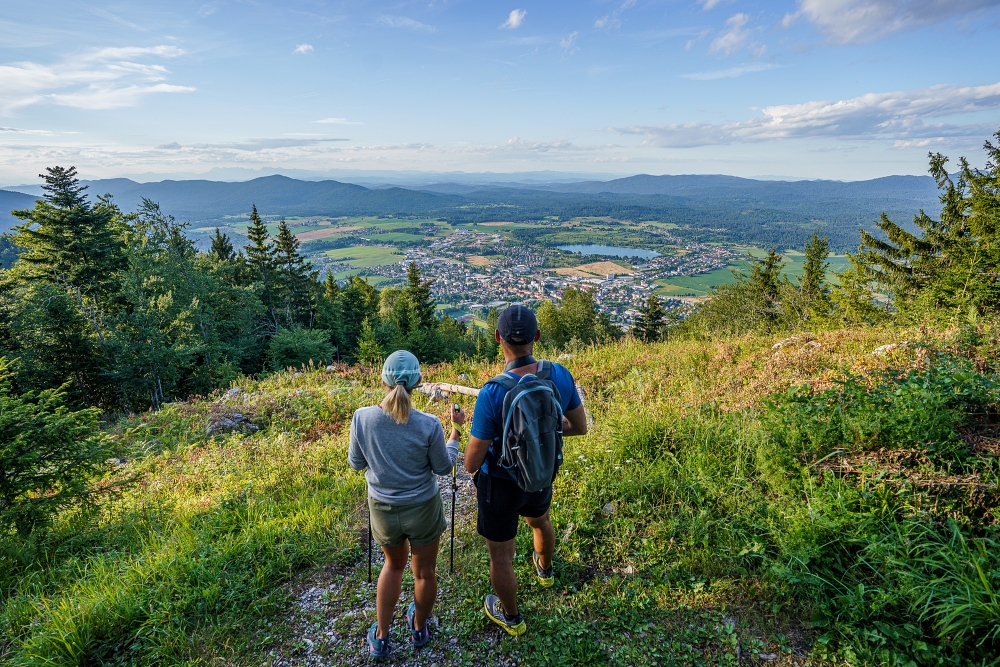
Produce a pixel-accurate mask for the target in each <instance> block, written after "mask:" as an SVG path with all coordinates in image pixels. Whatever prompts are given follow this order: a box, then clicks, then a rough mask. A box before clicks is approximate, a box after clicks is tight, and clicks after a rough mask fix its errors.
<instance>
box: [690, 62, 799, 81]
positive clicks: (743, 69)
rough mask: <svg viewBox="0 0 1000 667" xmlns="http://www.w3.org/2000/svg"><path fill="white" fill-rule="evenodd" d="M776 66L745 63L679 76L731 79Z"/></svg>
mask: <svg viewBox="0 0 1000 667" xmlns="http://www.w3.org/2000/svg"><path fill="white" fill-rule="evenodd" d="M777 67H780V65H772V64H770V63H747V64H746V65H739V66H737V67H730V68H728V69H720V70H714V71H712V72H691V73H690V74H681V78H684V79H691V80H693V81H715V80H716V79H732V78H735V77H738V76H743V75H744V74H749V73H751V72H763V71H766V70H769V69H775V68H777Z"/></svg>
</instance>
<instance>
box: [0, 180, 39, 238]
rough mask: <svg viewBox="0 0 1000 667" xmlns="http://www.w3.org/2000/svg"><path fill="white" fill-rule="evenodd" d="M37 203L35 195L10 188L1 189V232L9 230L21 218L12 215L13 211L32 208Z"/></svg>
mask: <svg viewBox="0 0 1000 667" xmlns="http://www.w3.org/2000/svg"><path fill="white" fill-rule="evenodd" d="M34 205H35V197H33V196H31V195H26V194H23V193H20V192H11V191H10V190H0V234H2V233H3V232H5V231H7V230H8V229H10V228H11V227H13V226H14V225H16V224H17V223H18V222H19V220H18V219H17V218H14V217H12V216H11V214H10V212H11V211H16V210H18V209H22V208H31V207H32V206H34Z"/></svg>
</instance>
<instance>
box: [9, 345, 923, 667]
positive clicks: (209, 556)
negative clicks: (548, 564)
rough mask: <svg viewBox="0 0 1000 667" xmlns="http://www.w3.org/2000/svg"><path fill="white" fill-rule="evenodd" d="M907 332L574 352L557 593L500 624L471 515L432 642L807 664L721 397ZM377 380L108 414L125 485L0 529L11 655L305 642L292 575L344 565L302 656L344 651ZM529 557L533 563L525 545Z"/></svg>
mask: <svg viewBox="0 0 1000 667" xmlns="http://www.w3.org/2000/svg"><path fill="white" fill-rule="evenodd" d="M903 335H905V334H904V333H901V332H892V331H883V330H850V331H839V332H832V333H829V334H825V335H821V336H819V340H820V342H821V343H822V347H819V348H805V347H802V346H798V345H791V346H786V347H785V348H783V350H782V351H781V352H778V353H773V352H772V350H771V346H772V344H773V343H774V339H773V338H769V337H757V338H754V337H747V338H742V339H734V340H730V341H725V342H693V341H672V342H668V343H664V344H658V345H641V344H634V343H622V344H620V345H616V346H610V347H604V348H596V349H590V350H585V351H582V352H580V353H579V354H577V355H576V356H574V357H573V358H572V359H569V360H566V361H565V363H566V364H567V366H569V368H570V369H571V370H572V371H573V373H574V374H575V375H576V377H577V378H578V379H579V381H580V382H581V383H582V385H583V387H584V389H585V391H586V393H587V399H586V402H587V405H588V407H589V409H590V410H591V412H592V413H593V416H594V418H595V425H594V427H593V431H592V433H591V434H590V435H588V436H587V437H585V438H580V439H571V440H569V441H568V443H567V447H566V464H565V466H564V468H563V472H562V473H561V474H560V476H559V478H558V481H557V490H556V502H555V503H554V505H553V520H554V522H555V524H556V531H557V535H558V536H559V537H560V540H559V545H558V549H557V557H556V566H557V568H558V572H559V579H560V583H559V586H558V588H556V589H555V590H554V591H553V592H545V593H541V592H540V591H539V590H538V589H536V588H534V587H533V586H531V585H530V584H528V585H526V586H525V587H524V589H523V591H524V593H523V604H524V607H525V611H526V613H527V617H528V622H529V628H530V630H529V634H528V635H527V636H526V637H525V638H524V639H522V640H521V641H520V642H514V641H512V640H509V639H506V638H501V637H499V636H498V635H497V634H496V633H495V632H493V631H492V630H491V629H490V628H489V627H488V626H487V624H486V623H485V621H484V620H483V617H482V614H481V611H480V609H479V605H480V601H481V596H482V595H483V594H484V593H485V592H486V591H487V588H488V580H487V576H486V562H487V561H486V550H485V546H484V544H483V543H482V541H481V540H480V539H479V538H478V537H477V536H475V534H474V526H473V515H468V514H463V515H462V516H463V517H464V518H462V519H460V521H459V540H460V543H461V544H462V547H461V548H460V550H459V552H458V554H457V557H456V559H457V569H458V572H457V573H456V576H455V577H450V576H449V575H447V573H446V572H443V573H442V575H441V581H442V603H441V605H440V606H439V608H438V610H437V612H436V613H437V614H438V615H439V617H440V619H441V623H440V626H441V632H442V635H443V637H444V638H448V639H451V641H450V642H448V643H446V642H445V641H444V639H442V641H441V643H440V645H439V649H438V650H439V653H436V654H428V655H434V656H436V658H435V660H437V661H439V662H440V661H442V660H448V661H449V662H448V663H447V664H487V663H489V664H495V662H496V660H495V659H490V658H489V656H490V655H491V654H493V653H495V652H496V651H499V652H500V653H501V654H502V655H504V656H508V657H510V658H512V659H518V660H519V661H520V662H521V664H530V665H537V664H608V663H611V664H632V665H640V664H736V663H735V660H736V658H735V646H736V633H739V636H740V637H741V640H742V643H743V646H744V649H752V650H753V651H754V652H761V651H765V652H768V651H769V652H775V653H777V654H778V655H779V663H787V664H802V663H801V662H800V661H799V659H797V658H794V655H795V654H796V653H798V654H799V655H803V654H804V653H806V652H808V650H809V646H810V642H811V638H810V637H811V635H810V630H809V629H808V627H807V626H808V624H807V623H804V622H803V619H808V618H809V609H807V608H804V607H803V606H802V603H800V602H797V601H796V600H795V599H794V598H792V597H789V596H788V595H787V591H786V590H785V589H783V588H782V587H781V586H780V585H777V584H773V583H770V580H769V579H767V577H766V576H765V573H764V572H762V571H760V570H759V568H755V567H754V565H753V563H754V559H755V557H756V556H755V555H756V554H758V553H759V552H760V551H761V550H762V547H761V543H762V542H767V541H768V540H769V539H771V537H773V536H771V535H770V534H769V531H774V530H776V528H775V526H776V525H777V524H778V523H780V517H779V516H778V515H780V514H781V512H782V511H783V508H782V507H781V506H775V505H774V502H775V499H773V498H769V497H768V494H767V493H766V492H765V491H764V490H762V487H761V483H760V481H759V479H760V477H761V476H762V475H763V474H765V473H764V472H763V469H762V468H761V466H762V462H761V461H760V459H759V455H760V452H762V451H764V450H763V449H762V448H761V444H762V443H761V441H760V437H761V436H760V432H759V430H758V429H755V427H754V424H752V423H748V422H746V421H745V420H743V419H730V418H727V417H726V414H727V413H728V412H727V411H730V412H731V411H736V410H742V409H744V408H747V407H752V406H754V405H756V404H757V403H758V402H759V400H760V398H761V397H762V396H763V395H765V394H767V393H769V392H772V391H776V390H782V389H784V388H785V387H787V386H788V385H789V384H791V383H796V382H800V381H803V380H808V379H818V378H822V377H823V376H824V375H825V373H826V372H827V371H828V370H829V369H834V368H838V367H843V366H845V365H847V366H854V367H855V368H858V369H863V368H866V367H872V366H876V365H882V364H886V363H893V362H895V363H902V362H901V360H899V359H894V358H893V357H891V356H890V357H883V358H874V357H871V356H870V355H869V354H868V353H869V352H870V351H871V350H872V349H873V348H874V347H876V346H878V345H882V344H884V343H887V342H891V341H895V340H899V339H900V338H901V337H902V336H903ZM910 335H911V336H913V335H915V334H914V333H913V332H911V333H910ZM887 360H888V361H887ZM496 371H497V366H495V365H482V364H480V365H476V364H469V363H456V364H450V365H442V366H440V367H435V368H431V369H429V379H431V380H449V381H456V380H457V379H458V375H459V374H460V373H466V374H468V375H469V376H470V377H471V380H470V381H469V382H470V383H472V384H476V383H480V382H482V381H484V380H485V379H486V378H488V377H490V376H491V375H492V374H493V373H495V372H496ZM376 382H377V378H376V376H374V375H373V374H368V373H364V372H362V371H360V370H348V369H344V370H341V371H338V372H335V373H327V372H318V371H310V372H305V373H295V374H279V375H276V376H274V377H271V378H267V379H264V380H262V381H259V382H245V383H243V391H242V392H241V393H240V394H239V395H238V396H236V397H233V398H224V399H221V400H212V401H207V400H204V401H199V400H194V401H190V402H188V403H183V404H175V405H171V406H169V407H167V408H166V409H164V410H162V411H161V412H159V413H156V414H147V415H142V416H137V417H133V418H131V419H129V420H126V421H124V422H122V423H120V424H118V425H116V426H115V427H114V428H113V429H112V430H111V431H110V436H111V437H112V438H114V439H115V441H116V442H117V443H118V446H119V448H120V451H121V453H122V455H123V456H127V457H128V459H129V460H128V462H127V463H125V464H124V465H121V466H117V467H115V469H114V470H113V471H112V472H111V473H109V478H108V481H109V482H110V481H114V480H117V479H123V478H126V477H128V478H132V479H134V480H135V483H134V484H133V485H131V486H129V487H127V490H125V491H124V492H123V493H121V494H119V495H116V496H115V495H109V496H108V497H107V498H106V499H105V500H103V501H102V502H101V504H100V505H99V509H98V510H97V511H95V512H93V513H91V514H90V515H89V516H81V515H79V514H75V513H68V514H66V515H65V516H63V517H61V518H60V520H59V521H58V522H57V524H56V525H55V526H54V527H53V529H52V531H51V532H50V533H49V534H48V535H46V536H40V537H39V538H37V539H36V540H35V541H33V542H31V543H30V544H28V545H18V544H16V543H14V542H13V541H8V542H4V543H3V551H2V552H0V582H2V587H3V588H2V590H3V592H4V594H5V598H6V601H5V602H4V603H3V606H2V607H0V661H2V662H5V663H10V664H37V665H41V664H48V665H71V664H84V663H87V664H94V663H96V662H98V661H110V662H116V661H120V662H130V663H134V664H181V663H189V662H190V661H192V660H195V661H201V662H204V663H210V664H261V663H269V662H271V661H272V659H273V660H277V661H278V662H279V663H283V661H284V660H285V658H287V657H289V655H290V656H291V657H292V658H294V657H295V651H296V650H299V651H301V650H305V649H304V648H303V646H304V645H302V644H301V642H300V643H298V644H296V643H295V630H294V628H295V627H296V626H295V623H296V622H300V621H301V620H302V619H301V618H300V617H301V615H302V612H301V609H299V607H296V604H295V602H294V600H295V598H294V596H292V595H291V593H295V592H296V591H299V590H300V588H301V587H300V588H296V584H295V583H294V582H295V581H302V579H301V577H302V576H306V577H307V578H308V577H309V576H313V575H309V574H308V573H309V572H315V571H316V570H312V569H311V568H314V567H320V566H322V567H325V568H327V570H322V567H321V570H322V571H330V572H335V573H338V574H336V576H334V577H333V579H332V580H329V581H333V582H334V583H333V584H331V585H330V587H329V589H328V590H329V595H330V596H332V597H331V598H330V599H336V600H339V601H340V602H339V603H338V604H344V605H354V606H355V607H357V609H358V613H357V615H356V617H352V618H354V620H352V621H350V622H347V621H344V622H341V624H340V625H339V626H338V628H339V635H337V637H335V638H332V639H328V640H327V642H326V643H325V644H324V645H323V646H320V647H315V648H314V647H312V646H311V645H310V648H309V649H308V650H309V651H314V650H315V651H317V652H320V653H318V655H322V654H323V653H322V652H325V653H326V654H328V655H331V656H336V655H343V656H345V657H344V658H343V659H342V660H339V664H345V663H346V661H347V656H353V655H356V652H357V651H358V650H360V641H361V636H362V634H361V633H362V632H363V628H364V627H366V624H367V623H370V622H371V620H372V619H373V611H372V609H371V605H370V599H371V597H370V596H371V591H370V589H367V588H365V587H364V586H362V585H360V583H359V582H360V574H359V571H358V570H357V569H356V567H357V566H358V565H359V564H361V563H363V562H364V561H363V553H364V552H363V539H362V538H361V535H362V529H363V523H364V512H363V510H362V509H361V508H362V506H363V505H362V502H363V496H364V483H363V478H362V477H361V476H359V475H358V474H357V473H354V472H353V471H351V470H350V469H349V468H348V467H347V465H346V461H345V450H346V444H347V438H346V423H345V420H346V419H349V416H350V414H351V412H352V411H353V410H354V409H355V408H357V407H359V406H361V405H366V404H372V403H374V402H375V401H377V400H378V398H379V397H380V392H378V391H377V389H376ZM423 401H424V399H423V398H422V397H421V398H419V399H418V402H420V404H421V406H422V407H426V408H427V409H428V410H430V411H433V412H438V413H441V412H443V410H444V406H441V405H432V406H429V407H428V406H426V405H425V404H424V403H423ZM467 404H468V405H469V406H471V403H468V402H467ZM709 406H711V407H709ZM720 410H721V412H720ZM233 412H240V413H242V414H245V415H247V416H248V417H250V418H251V419H252V421H253V422H254V423H255V424H258V425H260V426H261V427H262V429H261V430H260V431H259V432H256V433H252V434H246V435H243V434H239V433H233V434H228V435H217V436H212V437H209V436H208V435H206V424H207V423H208V422H209V420H210V419H211V418H212V416H213V415H216V416H218V415H229V414H232V413H233ZM699 416H700V417H703V418H700V417H699ZM765 467H766V466H765ZM464 492H465V493H468V489H466V490H465V491H464ZM778 500H779V501H780V502H787V501H782V500H781V499H778ZM790 509H793V510H794V509H796V508H790ZM518 540H519V543H518V553H519V554H520V555H522V556H523V555H524V554H528V553H530V546H529V545H530V539H529V536H528V534H527V532H526V531H525V530H524V529H523V527H522V531H521V534H520V535H519V538H518ZM445 558H446V552H442V561H441V562H442V566H443V568H446V560H445ZM518 567H519V573H520V574H521V575H523V576H524V580H527V576H526V575H527V573H528V570H527V565H526V561H524V560H523V559H522V560H520V561H519V566H518ZM303 571H305V573H306V574H305V575H299V574H297V573H299V572H303ZM284 582H293V584H292V587H291V588H287V587H283V586H282V584H283V583H284ZM337 582H340V583H337ZM338 596H340V597H338ZM343 596H347V597H346V598H345V597H343ZM366 600H367V602H366ZM296 610H298V611H296ZM315 613H316V612H315V609H314V611H313V614H314V615H315ZM320 615H321V616H322V614H320ZM289 619H298V621H295V622H293V621H292V620H289ZM321 620H322V619H316V618H313V619H312V622H313V623H320V622H321ZM338 622H340V621H338ZM638 638H645V640H644V641H641V642H640V641H638ZM290 642H291V643H290ZM440 646H443V647H444V648H443V649H441V648H440ZM269 651H270V653H269ZM274 656H278V657H277V658H275V657H274ZM782 656H784V657H782ZM426 661H427V662H428V664H430V662H431V659H430V658H428V659H427V660H426ZM334 662H338V661H337V660H334ZM421 662H423V660H422V661H421ZM442 664H445V663H442Z"/></svg>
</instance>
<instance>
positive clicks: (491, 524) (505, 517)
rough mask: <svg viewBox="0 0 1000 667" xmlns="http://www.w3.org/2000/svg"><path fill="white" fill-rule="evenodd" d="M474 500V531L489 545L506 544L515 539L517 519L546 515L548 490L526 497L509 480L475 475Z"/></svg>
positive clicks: (549, 502) (519, 488)
mask: <svg viewBox="0 0 1000 667" xmlns="http://www.w3.org/2000/svg"><path fill="white" fill-rule="evenodd" d="M476 500H477V501H478V505H479V518H477V519H476V530H477V531H478V532H479V534H480V535H482V536H483V537H485V538H486V539H488V540H490V541H491V542H507V541H508V540H512V539H514V538H515V537H517V519H518V517H522V516H525V517H529V518H532V519H534V518H537V517H540V516H542V515H544V514H545V513H546V512H548V511H549V505H551V504H552V486H551V485H549V487H548V488H545V489H542V490H541V491H535V492H534V493H528V492H526V491H524V490H522V489H521V487H519V486H518V485H517V482H515V481H513V480H509V479H499V478H497V477H491V476H489V475H483V474H482V473H476Z"/></svg>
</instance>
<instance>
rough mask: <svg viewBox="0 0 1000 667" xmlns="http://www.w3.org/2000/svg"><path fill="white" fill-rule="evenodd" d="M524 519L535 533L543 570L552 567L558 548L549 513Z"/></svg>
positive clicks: (536, 546)
mask: <svg viewBox="0 0 1000 667" xmlns="http://www.w3.org/2000/svg"><path fill="white" fill-rule="evenodd" d="M524 520H525V521H527V522H528V525H529V526H531V530H532V532H533V533H534V535H533V537H534V541H535V551H537V552H538V564H539V565H541V566H542V569H543V570H547V569H549V568H550V567H552V553H553V552H554V551H555V549H556V531H555V529H554V528H553V527H552V521H551V520H549V513H548V512H547V511H546V512H545V514H543V515H542V516H540V517H535V518H532V517H525V518H524ZM498 595H499V594H498Z"/></svg>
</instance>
